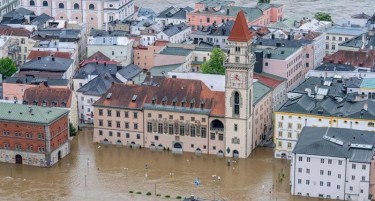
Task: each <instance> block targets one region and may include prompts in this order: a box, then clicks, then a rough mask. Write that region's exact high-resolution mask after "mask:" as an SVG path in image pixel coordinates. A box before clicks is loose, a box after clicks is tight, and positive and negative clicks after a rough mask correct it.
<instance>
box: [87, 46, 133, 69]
mask: <svg viewBox="0 0 375 201" xmlns="http://www.w3.org/2000/svg"><path fill="white" fill-rule="evenodd" d="M132 46H133V42H132V41H131V42H129V43H128V44H127V45H94V44H88V45H87V56H91V55H93V54H95V53H96V52H98V51H100V52H102V53H103V54H104V55H105V56H107V57H108V58H110V59H111V60H114V61H117V62H119V63H121V65H123V66H127V65H129V64H131V63H132V59H133V55H132V50H133V47H132Z"/></svg>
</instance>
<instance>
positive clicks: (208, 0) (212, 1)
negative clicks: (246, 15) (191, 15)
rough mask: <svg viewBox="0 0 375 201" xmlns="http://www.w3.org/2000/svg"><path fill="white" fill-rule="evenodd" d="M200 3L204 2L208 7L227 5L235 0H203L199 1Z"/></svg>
mask: <svg viewBox="0 0 375 201" xmlns="http://www.w3.org/2000/svg"><path fill="white" fill-rule="evenodd" d="M198 3H199V4H204V5H205V6H208V7H216V6H226V5H228V4H230V3H234V1H223V0H202V1H200V2H198Z"/></svg>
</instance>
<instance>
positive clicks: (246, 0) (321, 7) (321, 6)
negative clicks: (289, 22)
mask: <svg viewBox="0 0 375 201" xmlns="http://www.w3.org/2000/svg"><path fill="white" fill-rule="evenodd" d="M198 1H200V0H195V1H194V0H189V1H186V0H134V2H135V5H136V6H140V7H148V8H152V9H154V10H155V11H156V12H160V11H161V10H163V9H164V8H166V7H168V6H181V7H182V6H191V7H193V8H194V3H195V2H198ZM234 1H235V2H236V5H237V6H254V5H255V4H256V2H258V0H234ZM271 2H272V3H279V4H284V5H285V6H284V11H285V17H288V16H291V15H297V16H303V17H305V16H306V17H312V16H313V15H314V13H316V12H318V11H321V12H328V13H330V14H331V15H332V17H333V19H340V18H342V17H347V16H350V15H353V14H359V13H362V12H365V13H367V14H369V15H372V14H373V13H374V9H373V8H374V7H373V6H369V5H373V0H361V1H354V0H338V1H330V0H272V1H271Z"/></svg>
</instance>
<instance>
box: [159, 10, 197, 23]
mask: <svg viewBox="0 0 375 201" xmlns="http://www.w3.org/2000/svg"><path fill="white" fill-rule="evenodd" d="M192 10H193V8H191V7H185V8H175V7H173V6H171V7H169V8H167V9H165V10H163V11H161V12H160V13H159V14H158V15H157V16H156V18H155V21H156V22H157V23H158V24H159V25H161V26H165V25H167V24H181V23H187V22H186V16H187V13H188V12H190V11H192Z"/></svg>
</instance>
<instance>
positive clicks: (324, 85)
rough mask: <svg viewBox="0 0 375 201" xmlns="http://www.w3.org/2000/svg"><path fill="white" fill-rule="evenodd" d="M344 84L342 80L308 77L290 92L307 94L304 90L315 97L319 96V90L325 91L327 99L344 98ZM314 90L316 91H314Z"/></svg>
mask: <svg viewBox="0 0 375 201" xmlns="http://www.w3.org/2000/svg"><path fill="white" fill-rule="evenodd" d="M360 81H361V80H360ZM345 83H346V81H345V80H342V79H334V78H324V77H309V78H307V79H305V80H304V81H303V82H302V83H301V84H299V85H298V86H297V87H296V88H294V89H293V90H292V92H293V93H299V94H307V91H306V89H310V90H311V93H312V95H315V94H319V90H327V93H326V94H325V95H327V96H329V97H341V98H344V97H345V96H346V90H345V86H346V85H345ZM360 83H361V82H359V84H360ZM358 87H359V86H358ZM316 89H318V90H317V91H316Z"/></svg>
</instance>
